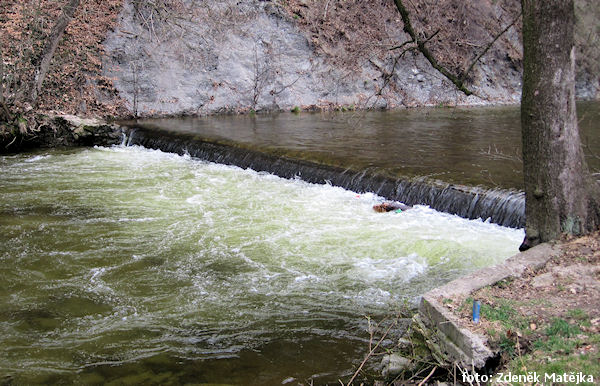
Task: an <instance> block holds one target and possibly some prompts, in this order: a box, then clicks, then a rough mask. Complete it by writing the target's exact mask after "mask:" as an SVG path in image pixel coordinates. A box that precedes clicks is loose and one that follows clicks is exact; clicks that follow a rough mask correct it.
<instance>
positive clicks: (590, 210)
mask: <svg viewBox="0 0 600 386" xmlns="http://www.w3.org/2000/svg"><path fill="white" fill-rule="evenodd" d="M522 8H523V52H524V63H523V94H522V101H521V122H522V130H523V166H524V178H525V194H526V202H525V215H526V218H527V219H526V236H525V240H524V241H523V245H521V249H527V248H529V247H531V246H534V245H536V244H539V243H540V242H546V241H549V240H552V239H556V238H557V237H559V235H560V234H561V233H567V234H572V235H582V234H586V233H589V232H592V231H594V230H595V229H597V228H598V226H599V225H600V187H599V185H598V182H597V181H596V180H595V179H593V177H592V176H591V174H590V173H589V171H588V167H587V165H586V162H585V159H584V155H583V151H582V149H581V143H580V138H579V130H578V125H577V115H576V107H575V44H574V42H575V40H574V25H575V8H574V2H573V0H545V1H539V0H522Z"/></svg>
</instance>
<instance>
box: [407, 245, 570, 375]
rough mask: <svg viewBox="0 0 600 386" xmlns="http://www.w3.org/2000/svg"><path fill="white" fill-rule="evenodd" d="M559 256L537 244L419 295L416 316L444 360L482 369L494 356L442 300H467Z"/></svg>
mask: <svg viewBox="0 0 600 386" xmlns="http://www.w3.org/2000/svg"><path fill="white" fill-rule="evenodd" d="M559 253H560V249H559V247H557V246H555V245H551V244H541V245H538V246H536V247H534V248H531V249H530V250H528V251H525V252H522V253H518V254H516V255H514V256H512V257H510V258H508V259H507V260H506V261H505V262H504V263H502V264H498V265H495V266H493V267H487V268H483V269H480V270H478V271H476V272H473V273H471V274H469V275H467V276H464V277H461V278H459V279H456V280H453V281H451V282H450V283H448V284H446V285H444V286H441V287H438V288H435V289H433V290H431V291H429V292H427V293H426V294H425V295H423V297H422V299H421V304H420V306H419V313H420V315H421V318H422V320H423V321H424V323H425V325H426V326H427V327H428V328H430V329H431V330H432V331H433V332H434V334H435V337H436V338H437V339H438V342H437V343H438V344H439V346H440V348H441V349H442V351H444V353H445V355H446V356H447V359H448V360H449V361H450V362H456V363H458V364H460V366H461V367H463V368H466V369H470V370H473V369H480V368H483V367H484V366H485V364H486V361H487V360H488V359H490V358H492V357H494V353H493V352H492V350H491V349H490V348H489V346H488V344H487V339H486V338H485V337H484V336H481V335H479V334H475V333H473V332H471V331H470V330H468V329H466V328H464V327H461V326H460V324H459V323H458V318H457V317H456V316H455V315H454V314H453V313H452V312H451V311H449V310H448V309H446V307H444V305H443V304H442V303H441V299H442V298H444V297H451V296H457V295H464V296H468V295H469V294H470V293H471V292H473V291H476V290H478V289H480V288H483V287H486V286H489V285H492V284H494V283H497V282H498V281H500V280H503V279H506V278H510V277H519V276H521V275H522V274H523V273H524V272H525V270H527V269H530V270H536V269H539V268H541V267H543V266H544V265H545V264H546V263H547V262H548V260H550V259H551V258H553V257H555V256H557V255H558V254H559Z"/></svg>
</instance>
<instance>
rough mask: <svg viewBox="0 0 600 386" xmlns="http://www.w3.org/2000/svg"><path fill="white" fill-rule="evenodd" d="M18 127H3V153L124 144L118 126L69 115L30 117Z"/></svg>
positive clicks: (0, 132) (0, 134) (0, 131)
mask: <svg viewBox="0 0 600 386" xmlns="http://www.w3.org/2000/svg"><path fill="white" fill-rule="evenodd" d="M28 118H29V119H24V118H23V121H22V122H21V121H19V124H18V127H13V128H11V129H10V130H9V129H8V128H2V127H1V126H0V154H7V153H18V152H21V151H26V150H32V149H43V148H55V147H74V146H95V145H102V146H110V145H115V144H118V143H120V142H121V141H122V138H123V137H122V135H123V131H122V129H121V127H120V126H119V125H117V124H115V123H110V122H107V121H104V120H102V119H99V118H81V117H77V116H74V115H68V114H48V115H45V114H29V115H28Z"/></svg>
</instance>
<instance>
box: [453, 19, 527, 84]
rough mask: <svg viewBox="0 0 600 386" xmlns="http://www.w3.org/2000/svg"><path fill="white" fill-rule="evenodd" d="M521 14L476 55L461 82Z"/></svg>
mask: <svg viewBox="0 0 600 386" xmlns="http://www.w3.org/2000/svg"><path fill="white" fill-rule="evenodd" d="M522 14H523V12H522V11H521V12H519V14H518V15H517V17H515V18H514V20H513V21H512V22H511V23H510V24H509V25H507V26H506V28H504V29H503V30H502V31H501V32H500V33H499V34H498V35H496V37H494V39H493V40H492V41H491V42H489V43H488V45H487V46H486V47H485V49H484V50H483V51H481V53H480V54H479V55H477V57H476V58H475V59H473V61H472V62H471V64H470V65H469V67H468V68H467V71H465V72H464V74H463V76H462V77H461V80H462V81H464V80H465V78H466V77H467V75H468V74H469V72H471V70H472V69H473V67H475V64H477V62H479V59H481V57H482V56H483V55H485V54H486V53H487V52H488V50H489V49H490V48H491V47H492V46H493V45H494V43H496V41H497V40H498V39H500V37H501V36H502V35H504V34H505V33H506V32H507V31H508V30H509V29H510V28H511V27H512V26H513V25H515V23H516V22H517V21H518V20H519V19H520V18H521V15H522Z"/></svg>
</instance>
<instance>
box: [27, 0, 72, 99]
mask: <svg viewBox="0 0 600 386" xmlns="http://www.w3.org/2000/svg"><path fill="white" fill-rule="evenodd" d="M79 2H80V0H70V1H69V3H68V4H67V5H65V7H64V8H63V10H62V13H61V14H60V16H59V17H58V20H57V21H56V24H55V25H54V27H53V28H52V31H51V32H50V36H48V39H47V40H46V44H45V45H44V49H43V50H42V52H41V54H40V57H39V60H38V62H37V63H36V67H35V75H34V77H33V81H32V83H31V88H30V94H29V101H30V103H31V104H32V105H35V103H36V101H37V98H38V95H39V94H40V92H41V90H42V84H43V83H44V79H46V74H48V69H49V68H50V62H51V61H52V57H53V56H54V51H56V47H57V46H58V43H59V42H60V39H61V38H62V36H63V34H64V32H65V30H66V29H67V26H68V25H69V23H70V22H71V19H72V18H73V15H74V14H75V11H76V10H77V7H79Z"/></svg>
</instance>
